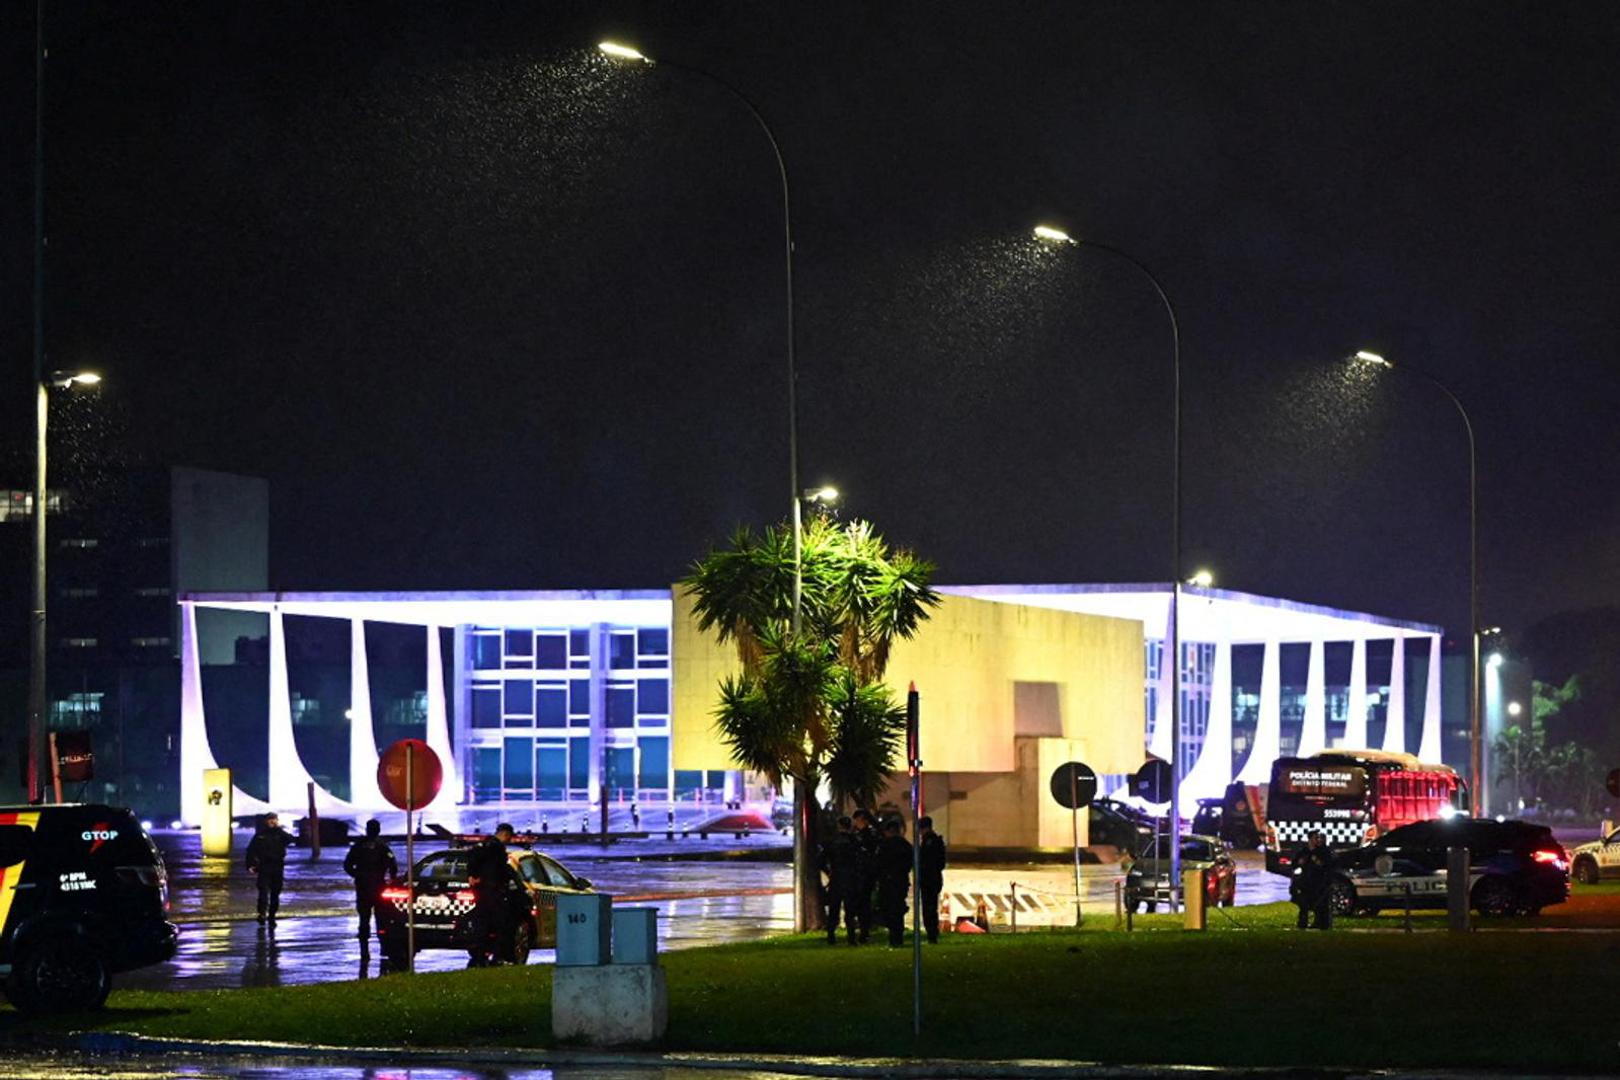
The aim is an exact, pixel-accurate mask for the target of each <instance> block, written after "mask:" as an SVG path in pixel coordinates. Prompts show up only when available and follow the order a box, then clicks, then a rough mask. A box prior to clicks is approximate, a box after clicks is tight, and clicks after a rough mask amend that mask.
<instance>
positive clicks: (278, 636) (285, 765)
mask: <svg viewBox="0 0 1620 1080" xmlns="http://www.w3.org/2000/svg"><path fill="white" fill-rule="evenodd" d="M312 779H313V778H312V777H311V776H310V775H309V771H308V770H307V769H305V768H304V762H303V759H302V758H300V757H299V756H298V743H297V741H296V740H295V739H294V738H293V722H292V689H291V686H290V684H289V682H288V675H287V631H286V627H285V624H284V622H283V619H282V615H281V608H280V607H279V606H273V607H271V609H270V799H269V802H270V805H271V806H272V807H274V808H275V809H276V810H278V811H289V812H298V811H302V810H304V809H305V808H307V807H308V805H309V789H308V786H307V785H308V784H309V783H310V782H311V780H312Z"/></svg>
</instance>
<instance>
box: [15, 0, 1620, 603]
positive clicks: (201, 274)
mask: <svg viewBox="0 0 1620 1080" xmlns="http://www.w3.org/2000/svg"><path fill="white" fill-rule="evenodd" d="M50 6H51V7H52V9H53V12H54V14H53V18H54V19H55V22H54V23H53V24H52V25H51V27H50V36H51V38H52V40H53V41H55V42H56V44H55V46H54V51H53V59H52V61H51V74H50V88H49V91H48V94H47V100H48V114H49V115H48V130H49V134H48V152H47V157H48V181H47V192H48V201H49V220H50V229H49V231H50V236H51V245H50V260H49V261H50V272H49V305H48V322H49V328H48V341H49V348H50V352H51V356H52V362H53V364H54V365H57V366H69V365H79V364H87V365H88V364H93V365H95V366H97V367H99V368H100V369H101V370H102V371H103V372H104V373H105V375H106V376H107V380H108V383H107V388H106V390H105V391H104V399H103V401H102V402H101V403H100V407H102V408H105V409H108V410H110V411H119V412H121V413H122V414H123V416H124V424H123V427H124V428H125V429H126V430H127V436H126V443H127V445H123V446H121V447H120V452H127V453H128V454H129V455H130V456H131V457H135V456H142V457H145V458H147V459H150V460H155V461H160V462H172V463H180V464H191V465H197V466H204V467H211V468H219V469H226V470H233V471H240V472H245V473H252V474H257V475H263V476H266V477H268V478H269V479H270V481H271V484H272V491H273V514H274V531H273V538H272V539H273V555H272V559H273V574H274V578H275V580H274V582H273V584H276V585H278V586H281V587H285V588H378V587H489V588H492V587H508V588H526V587H580V586H652V585H660V584H667V583H668V582H669V581H670V580H671V579H672V578H673V577H674V576H676V575H677V574H679V573H680V572H681V571H682V569H683V568H684V567H685V566H686V564H687V563H688V562H689V561H690V560H691V559H692V558H693V557H694V556H695V555H697V554H699V553H700V552H701V550H702V549H703V548H704V546H705V545H706V544H707V543H708V542H709V541H710V540H712V539H715V538H718V537H719V536H721V535H723V534H724V533H725V532H727V531H729V529H730V528H731V527H732V526H733V525H734V524H735V523H738V522H745V521H746V522H756V523H758V522H763V521H765V520H768V519H771V518H775V517H779V516H781V515H782V514H784V513H785V511H786V504H787V464H786V430H785V429H786V423H785V404H784V398H785V371H784V366H785V365H784V357H783V336H784V335H783V308H784V304H783V292H782V280H781V238H780V204H779V201H778V196H777V188H776V182H775V176H774V169H773V167H772V163H771V159H770V156H769V151H768V147H767V144H766V142H765V140H764V138H763V137H762V135H761V134H760V133H759V131H758V130H757V129H756V128H754V127H753V126H752V122H751V121H750V120H749V118H748V116H747V114H746V113H745V112H744V111H743V110H742V109H741V107H740V106H738V105H737V104H736V103H735V102H734V101H732V100H730V99H729V98H728V97H726V96H725V95H724V93H722V92H720V91H718V90H716V89H715V88H714V87H713V86H711V85H708V84H706V83H705V82H704V81H702V80H701V79H699V78H695V77H693V76H691V75H687V74H683V73H682V72H680V71H677V70H673V69H671V68H670V67H668V66H660V67H655V68H652V69H646V68H639V67H623V66H618V65H615V64H612V63H610V62H607V61H604V60H603V59H601V58H599V57H597V56H596V55H595V54H594V52H593V51H592V50H591V46H592V44H593V43H594V42H595V41H596V40H597V39H598V38H600V37H602V36H604V35H605V34H614V35H618V36H621V37H624V38H627V39H631V40H634V41H636V42H637V43H639V44H640V45H641V47H642V48H643V49H644V50H645V51H646V52H648V53H649V54H651V55H653V56H665V57H667V58H668V59H670V60H672V61H679V62H681V63H685V64H690V65H695V66H699V67H704V68H707V69H709V70H712V71H713V72H715V73H716V74H718V75H721V76H723V77H724V78H726V79H728V80H730V81H732V82H733V83H735V84H736V85H737V86H738V87H740V88H742V89H744V90H746V92H747V93H748V94H750V95H751V96H752V97H753V98H755V100H756V101H757V102H758V104H759V106H760V108H761V109H762V111H763V112H764V113H765V114H766V115H767V116H768V117H769V118H770V121H771V123H772V124H773V126H774V127H775V129H776V130H777V133H778V135H779V136H780V139H781V142H782V145H783V149H784V153H785V156H786V158H787V162H788V167H789V170H790V172H791V176H792V183H793V187H794V197H795V208H794V210H795V216H794V225H795V229H796V232H797V237H798V244H797V256H796V257H797V264H796V268H797V273H798V284H799V305H798V316H799V337H798V340H799V346H800V380H799V387H800V393H801V399H800V400H801V415H800V431H801V446H802V455H803V472H804V479H805V482H806V483H811V482H816V481H820V480H831V481H835V482H837V483H838V484H839V485H840V486H841V487H842V488H844V489H845V490H846V491H847V492H848V500H847V507H848V510H849V512H852V513H856V514H860V515H862V516H869V517H872V518H874V519H875V520H876V521H877V522H878V523H879V525H880V527H881V528H882V529H883V530H884V531H886V532H887V533H888V534H889V535H890V536H891V537H892V538H894V539H896V540H899V541H902V542H904V543H907V544H910V545H913V546H915V547H917V548H918V549H919V550H921V551H922V552H923V553H925V554H927V555H929V556H931V557H933V558H935V559H936V560H937V561H938V562H939V564H940V576H941V578H942V579H943V580H946V581H951V582H973V581H1108V580H1116V581H1130V580H1163V579H1165V578H1166V577H1167V576H1168V573H1169V568H1168V563H1169V538H1168V528H1169V507H1170V500H1169V486H1168V485H1169V465H1170V459H1169V453H1168V451H1169V442H1170V431H1169V417H1170V380H1169V375H1170V363H1169V360H1170V356H1169V333H1168V326H1167V322H1166V319H1165V317H1164V314H1163V312H1162V309H1160V308H1159V307H1158V304H1157V300H1156V298H1155V296H1154V294H1153V293H1152V291H1151V289H1150V288H1149V286H1148V285H1147V283H1146V282H1145V281H1144V280H1142V279H1141V278H1139V277H1137V276H1136V275H1135V272H1134V271H1133V270H1132V269H1131V268H1130V267H1129V266H1128V265H1127V264H1125V263H1122V262H1120V261H1118V260H1116V259H1113V258H1111V257H1110V256H1108V255H1107V254H1106V253H1102V252H1099V251H1097V250H1095V249H1093V250H1090V251H1087V250H1086V249H1084V248H1080V249H1069V250H1063V251H1056V252H1054V251H1046V250H1041V249H1038V248H1036V247H1034V246H1033V245H1032V243H1031V242H1030V241H1029V240H1028V239H1027V237H1028V228H1029V226H1031V225H1032V224H1034V223H1035V222H1036V221H1038V220H1042V219H1051V220H1054V221H1057V222H1058V223H1060V224H1062V225H1064V226H1065V227H1067V228H1068V229H1069V230H1070V231H1071V232H1073V233H1075V234H1076V235H1081V236H1090V237H1093V238H1095V239H1097V240H1100V241H1104V242H1107V243H1110V244H1114V245H1117V246H1119V247H1122V248H1124V249H1126V250H1128V251H1130V252H1131V253H1133V254H1134V255H1135V256H1136V257H1137V258H1139V259H1141V260H1142V261H1144V262H1145V263H1147V264H1148V265H1149V266H1151V267H1153V268H1155V270H1156V271H1157V272H1158V273H1159V275H1160V277H1161V278H1162V280H1163V282H1164V285H1165V287H1166V289H1167V290H1168V291H1169V293H1170V295H1171V297H1172V299H1173V300H1174V302H1175V304H1176V305H1177V308H1178V310H1179V313H1180V316H1181V327H1182V334H1183V341H1184V352H1183V365H1184V372H1185V375H1184V401H1185V459H1186V469H1185V496H1184V520H1185V535H1186V543H1187V551H1188V554H1187V564H1188V569H1189V571H1190V569H1191V568H1192V567H1193V566H1195V565H1206V564H1207V565H1209V566H1211V567H1212V568H1213V569H1214V570H1215V572H1216V574H1217V576H1218V580H1219V583H1220V584H1222V585H1225V586H1229V587H1232V588H1238V589H1246V590H1251V591H1255V592H1261V593H1268V594H1276V595H1282V596H1287V597H1291V598H1294V599H1300V600H1309V601H1316V602H1322V603H1329V604H1334V605H1340V606H1346V607H1353V608H1358V609H1365V610H1371V611H1376V612H1380V613H1384V614H1389V615H1394V616H1402V617H1409V618H1418V619H1425V620H1432V621H1441V622H1444V623H1446V624H1447V625H1449V626H1450V627H1452V628H1454V629H1460V628H1462V627H1463V626H1464V625H1465V618H1466V584H1467V576H1466V551H1467V546H1466V545H1467V499H1466V490H1467V489H1466V483H1467V447H1466V442H1465V439H1464V435H1463V430H1462V427H1461V424H1460V421H1459V420H1458V417H1457V416H1456V414H1455V413H1454V412H1453V411H1452V409H1451V407H1450V405H1449V404H1448V403H1447V402H1446V401H1445V399H1444V398H1443V397H1441V396H1439V394H1438V393H1437V392H1435V391H1434V390H1432V389H1431V388H1429V387H1428V386H1426V385H1425V384H1424V383H1423V382H1421V381H1420V380H1417V379H1413V378H1410V377H1403V376H1402V374H1401V373H1400V372H1399V371H1395V372H1389V373H1384V374H1381V375H1375V374H1373V373H1370V372H1366V371H1361V372H1350V371H1348V370H1347V368H1346V367H1345V365H1344V364H1343V363H1342V357H1344V356H1345V355H1346V354H1347V353H1348V352H1350V351H1353V350H1354V349H1357V348H1373V349H1378V350H1380V351H1382V352H1384V353H1386V354H1387V355H1389V356H1390V357H1391V358H1392V359H1396V360H1397V361H1406V362H1408V363H1410V364H1414V365H1418V366H1421V367H1423V368H1425V369H1427V370H1428V371H1430V372H1431V373H1432V374H1433V375H1435V376H1436V377H1438V378H1440V379H1441V380H1443V381H1444V382H1445V383H1447V384H1448V385H1449V386H1451V387H1452V389H1453V390H1455V392H1456V393H1457V394H1458V395H1459V396H1460V397H1461V398H1462V399H1463V400H1464V401H1465V402H1466V403H1467V404H1468V407H1469V409H1470V410H1471V412H1472V415H1473V419H1474V423H1475V427H1476V431H1477V434H1478V439H1479V461H1480V535H1481V574H1482V585H1483V595H1484V605H1485V606H1484V618H1485V620H1486V621H1487V622H1488V623H1498V622H1499V623H1506V624H1509V625H1522V624H1523V623H1525V622H1527V621H1529V620H1532V619H1534V618H1536V617H1539V616H1541V615H1545V614H1547V613H1550V612H1553V611H1557V610H1560V609H1564V608H1569V607H1578V606H1586V605H1591V604H1598V603H1616V602H1620V556H1617V555H1616V545H1615V544H1614V543H1613V541H1612V539H1611V538H1613V537H1614V536H1615V534H1616V531H1617V529H1620V500H1617V498H1616V495H1617V492H1620V455H1617V450H1620V445H1617V443H1620V439H1617V436H1616V423H1615V417H1616V415H1617V413H1620V349H1617V330H1620V328H1617V322H1616V304H1615V299H1616V294H1617V287H1620V270H1617V267H1620V261H1617V255H1616V251H1617V250H1620V214H1617V213H1616V207H1615V196H1614V191H1615V177H1616V176H1617V175H1620V169H1617V167H1616V166H1617V164H1620V161H1617V159H1620V151H1617V149H1616V147H1617V140H1616V137H1615V135H1616V132H1617V131H1620V104H1617V95H1616V91H1615V83H1614V73H1613V60H1614V57H1615V56H1616V55H1620V8H1617V7H1615V6H1614V5H1611V4H1599V3H1588V4H1580V3H1571V4H1559V5H1544V4H1538V3H1530V2H1525V3H1520V4H1483V3H1480V4H1466V5H1465V4H1427V5H1417V4H1411V3H1394V4H1377V3H1364V2H1357V3H1321V2H1318V3H1310V4H1300V3H1285V4H1261V3H1252V2H1245V3H1240V4H1226V3H1214V4H1201V5H1184V4H1177V5H1167V4H1166V5H1154V4H1143V3H1137V2H1132V3H1121V4H1102V3H1087V4H1081V3H1022V4H1017V5H1010V4H989V3H980V4H973V5H969V4H962V3H954V4H951V3H947V4H938V3H928V4H923V3H913V4H902V3H882V4H874V3H870V2H860V3H829V2H823V3H816V4H791V5H790V4H786V3H656V4H654V3H648V4H628V3H619V4H614V3H608V4H562V3H551V4H539V3H521V4H519V3H514V4H494V3H462V4H453V5H452V4H414V5H412V4H390V5H331V4H297V3H288V4H274V5H271V4H187V5H180V4H174V5H159V4H144V5H143V4H128V5H124V4H98V5H94V6H89V5H83V4H78V5H75V4H56V3H53V4H51V5H50ZM26 7H31V5H12V6H10V7H8V8H6V10H5V13H4V15H3V16H0V19H3V20H4V25H3V26H0V37H3V39H4V45H3V47H4V49H5V50H6V51H5V52H4V54H3V56H4V63H5V69H4V77H5V84H4V87H3V88H0V91H3V92H0V99H3V100H4V102H5V104H4V105H3V106H0V108H3V114H0V115H3V119H4V125H5V126H4V138H5V155H4V160H3V166H4V175H3V180H0V183H3V188H0V196H3V212H4V219H3V226H4V228H3V231H0V236H3V243H4V261H3V264H0V271H3V274H4V278H3V280H0V285H3V291H0V352H3V355H4V358H5V359H4V371H5V373H6V374H5V381H4V386H5V387H7V389H6V390H5V391H4V395H3V400H4V402H5V414H4V417H3V420H4V423H5V426H6V428H7V429H8V430H9V433H10V435H11V436H12V438H13V440H15V438H16V436H18V435H19V434H21V435H23V436H24V437H26V432H27V424H28V421H29V411H28V403H29V392H28V370H29V369H28V364H29V311H28V296H29V294H28V283H29V276H28V275H29V257H30V254H29V237H28V233H29V199H30V192H31V189H30V179H29V139H30V137H31V130H32V129H31V119H32V118H31V115H30V114H29V105H30V103H31V96H30V93H31V92H30V80H31V74H32V71H31V63H30V55H29V38H30V37H31V34H32V23H31V21H30V18H29V12H28V11H27V10H24V9H25V8H26Z"/></svg>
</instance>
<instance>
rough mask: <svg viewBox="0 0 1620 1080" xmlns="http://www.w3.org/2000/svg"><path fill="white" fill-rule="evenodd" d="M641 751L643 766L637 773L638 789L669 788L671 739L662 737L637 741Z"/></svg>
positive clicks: (641, 765)
mask: <svg viewBox="0 0 1620 1080" xmlns="http://www.w3.org/2000/svg"><path fill="white" fill-rule="evenodd" d="M636 745H637V746H638V747H639V748H640V750H641V764H640V768H639V769H638V770H637V773H636V782H637V786H638V787H644V788H661V787H668V786H669V739H667V738H665V737H664V736H662V735H659V736H656V737H654V738H648V739H637V740H636Z"/></svg>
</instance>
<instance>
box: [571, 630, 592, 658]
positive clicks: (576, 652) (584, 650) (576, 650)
mask: <svg viewBox="0 0 1620 1080" xmlns="http://www.w3.org/2000/svg"><path fill="white" fill-rule="evenodd" d="M568 655H569V656H572V657H575V658H579V659H585V660H589V659H590V657H591V632H590V631H589V630H570V631H568Z"/></svg>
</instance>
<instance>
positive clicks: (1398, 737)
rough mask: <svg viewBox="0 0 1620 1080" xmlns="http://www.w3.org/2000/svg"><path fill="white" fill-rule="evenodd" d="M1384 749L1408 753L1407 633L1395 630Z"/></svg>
mask: <svg viewBox="0 0 1620 1080" xmlns="http://www.w3.org/2000/svg"><path fill="white" fill-rule="evenodd" d="M1384 749H1385V750H1387V751H1389V752H1390V753H1394V754H1404V753H1406V635H1405V634H1403V633H1401V632H1400V631H1398V630H1397V631H1396V632H1395V646H1394V650H1393V651H1392V652H1391V653H1390V658H1389V708H1388V709H1386V710H1385V711H1384Z"/></svg>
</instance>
